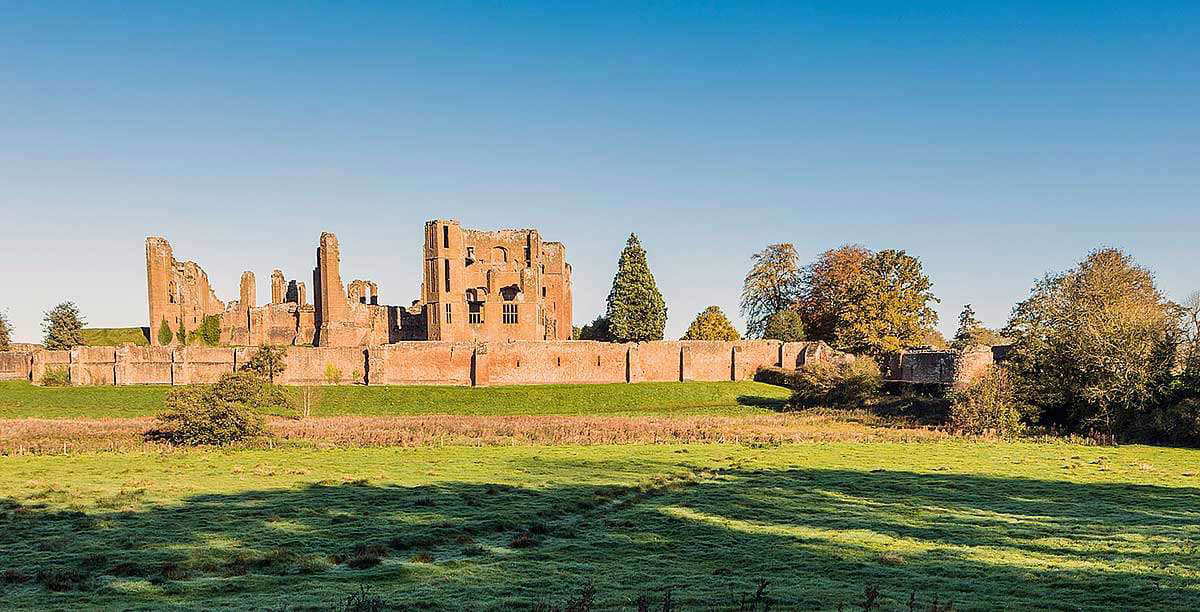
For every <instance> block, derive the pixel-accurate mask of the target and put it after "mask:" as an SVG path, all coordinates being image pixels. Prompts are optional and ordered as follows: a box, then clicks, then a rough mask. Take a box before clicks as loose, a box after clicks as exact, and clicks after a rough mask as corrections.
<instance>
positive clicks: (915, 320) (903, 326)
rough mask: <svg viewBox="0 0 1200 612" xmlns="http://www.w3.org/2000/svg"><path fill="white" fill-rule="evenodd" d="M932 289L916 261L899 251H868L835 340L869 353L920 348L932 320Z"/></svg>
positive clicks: (849, 296)
mask: <svg viewBox="0 0 1200 612" xmlns="http://www.w3.org/2000/svg"><path fill="white" fill-rule="evenodd" d="M932 287H933V283H931V282H930V280H929V277H927V276H925V273H924V271H922V269H921V262H920V260H918V259H917V258H915V257H913V256H911V255H909V254H907V253H905V252H904V251H897V250H891V249H889V250H884V251H879V252H878V253H875V254H873V255H871V256H870V257H868V258H867V259H866V260H864V261H863V262H862V269H861V272H860V273H859V274H857V275H856V276H855V277H854V279H853V281H852V284H851V285H850V287H849V292H848V294H847V295H846V297H847V298H848V299H847V301H846V302H845V304H844V306H843V308H842V310H841V317H840V318H841V325H840V326H839V328H838V330H837V344H838V345H839V346H842V347H845V348H848V349H849V350H851V351H854V352H864V353H869V354H872V355H881V354H884V353H889V352H894V351H899V350H903V349H906V348H911V347H913V346H920V345H921V344H923V343H924V340H925V338H926V337H927V336H928V330H929V329H931V328H932V327H933V326H934V325H935V324H937V320H938V317H937V313H936V312H934V310H933V308H932V307H931V306H930V304H932V303H936V302H937V301H938V299H937V298H936V297H934V295H933V291H932Z"/></svg>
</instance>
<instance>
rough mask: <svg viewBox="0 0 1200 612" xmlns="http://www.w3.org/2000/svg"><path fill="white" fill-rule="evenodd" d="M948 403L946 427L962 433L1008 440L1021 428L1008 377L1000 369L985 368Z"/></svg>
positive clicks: (1020, 419)
mask: <svg viewBox="0 0 1200 612" xmlns="http://www.w3.org/2000/svg"><path fill="white" fill-rule="evenodd" d="M950 400H951V404H950V425H951V427H953V428H955V429H957V430H959V431H962V432H963V433H968V434H975V435H983V434H994V435H998V436H1005V437H1008V436H1015V435H1018V434H1020V433H1021V432H1022V431H1023V430H1024V429H1025V425H1024V422H1023V421H1024V419H1023V413H1022V409H1021V406H1020V404H1019V403H1018V402H1017V397H1016V391H1015V389H1014V388H1013V383H1012V378H1011V377H1010V375H1009V373H1008V370H1006V369H1005V368H1003V367H1000V366H996V365H992V366H989V367H988V369H987V370H985V371H984V372H983V373H982V374H980V375H979V376H977V377H975V379H974V380H972V381H971V382H970V384H968V385H967V386H966V387H964V388H963V389H961V390H958V391H955V392H954V393H952V394H951V396H950Z"/></svg>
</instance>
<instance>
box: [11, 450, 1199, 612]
mask: <svg viewBox="0 0 1200 612" xmlns="http://www.w3.org/2000/svg"><path fill="white" fill-rule="evenodd" d="M1198 461H1200V452H1197V451H1192V450H1180V449H1165V448H1150V447H1140V446H1127V447H1119V448H1102V447H1083V446H1074V445H1067V444H1027V443H1011V444H1005V443H995V444H973V443H967V442H949V443H936V444H932V443H931V444H911V445H904V444H823V445H819V444H803V445H791V446H783V447H776V448H748V447H741V446H733V445H709V446H700V445H696V446H686V447H681V446H669V445H656V446H591V447H491V448H470V449H465V448H455V447H444V448H422V449H412V450H401V449H388V448H377V449H345V450H329V451H320V450H315V449H294V448H293V449H276V450H274V451H267V450H262V451H188V452H178V453H166V454H120V453H101V454H94V455H76V456H68V457H53V456H22V457H6V458H0V492H2V493H0V524H2V525H3V526H4V527H3V529H0V609H27V608H63V609H72V608H74V609H78V608H92V607H108V608H118V607H119V608H122V609H133V608H161V607H169V606H181V607H186V608H191V609H201V608H207V609H212V608H239V609H246V608H257V609H265V608H271V609H280V608H282V607H287V608H288V609H291V608H292V607H294V606H299V607H305V608H312V609H318V608H321V609H327V608H333V607H340V605H341V603H342V602H343V601H344V600H345V598H346V596H348V595H350V594H351V593H354V592H356V591H358V590H359V589H360V587H362V586H363V585H366V586H367V587H368V588H370V589H371V590H372V591H373V592H374V593H376V594H377V595H378V596H379V597H381V598H382V599H383V600H385V601H386V602H387V603H388V604H389V605H392V606H395V607H403V606H409V607H411V608H416V609H464V608H467V609H495V610H507V609H522V608H524V609H529V607H530V606H531V605H532V604H534V603H535V602H538V601H545V602H548V603H551V604H553V605H562V604H563V603H565V601H566V599H567V598H568V597H569V596H571V595H573V594H576V593H578V592H579V591H580V589H581V588H582V586H583V585H585V584H587V583H589V582H593V583H594V584H595V587H596V590H597V593H598V595H597V607H598V608H601V609H611V608H613V607H621V606H623V607H624V608H625V609H630V608H631V607H632V602H633V601H634V599H635V598H636V597H637V596H638V595H641V594H646V595H649V596H651V597H653V598H658V597H660V596H661V594H662V593H663V592H664V591H665V590H666V589H668V588H672V589H673V595H672V596H673V599H674V600H675V602H676V603H677V604H679V606H680V607H682V608H683V609H708V608H709V607H713V606H715V607H723V608H725V609H728V604H729V603H730V602H732V601H733V600H734V599H735V596H736V594H738V593H746V592H749V591H751V590H753V588H754V586H755V585H756V583H757V581H758V580H759V579H765V580H769V581H770V582H769V585H768V588H767V594H768V595H769V596H771V597H772V598H773V599H774V600H775V602H776V603H775V605H774V606H773V607H772V609H780V610H784V609H787V610H791V609H836V608H837V607H838V605H839V604H840V603H845V604H846V608H847V609H855V608H854V607H853V605H852V604H853V602H855V601H859V600H860V599H861V597H860V595H861V593H862V591H863V588H864V586H866V585H868V584H873V585H878V587H879V589H880V591H881V592H882V593H883V599H882V604H883V605H882V608H881V609H882V610H905V609H907V606H906V605H905V603H906V602H907V600H908V598H909V595H910V593H912V592H915V593H916V597H917V599H918V601H921V602H925V603H926V605H927V603H928V602H929V601H930V600H931V599H932V598H933V597H934V596H937V597H938V598H939V599H940V600H941V601H942V602H945V601H946V600H948V599H949V600H953V601H954V603H955V609H957V610H976V609H979V610H994V609H1033V608H1038V609H1046V608H1050V609H1070V610H1077V609H1091V610H1114V609H1154V610H1168V609H1179V610H1188V609H1192V610H1194V609H1197V608H1200V555H1198V552H1197V549H1198V546H1200V488H1197V482H1198V477H1197V475H1196V473H1195V471H1196V469H1197V467H1196V466H1197V463H1198ZM526 533H528V534H529V536H528V537H527V538H526V537H522V534H526ZM520 544H530V545H529V546H524V547H522V546H519V545H520ZM4 570H9V571H8V572H7V573H4ZM25 578H28V580H26V581H23V579H25ZM48 587H53V588H59V589H66V590H65V591H63V592H52V591H51V590H49V588H48ZM921 609H924V608H921Z"/></svg>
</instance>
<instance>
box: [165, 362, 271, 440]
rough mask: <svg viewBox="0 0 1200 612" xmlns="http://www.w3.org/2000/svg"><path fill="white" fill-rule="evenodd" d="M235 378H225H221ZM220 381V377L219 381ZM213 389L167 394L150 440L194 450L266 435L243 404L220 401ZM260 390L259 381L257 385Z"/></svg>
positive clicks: (184, 389) (259, 419)
mask: <svg viewBox="0 0 1200 612" xmlns="http://www.w3.org/2000/svg"><path fill="white" fill-rule="evenodd" d="M231 376H237V374H233V373H230V374H226V375H225V377H231ZM223 380H224V377H223ZM221 384H222V383H221V382H218V383H217V385H214V387H213V388H205V387H201V386H188V387H181V388H177V389H172V390H171V391H169V392H168V393H167V397H166V400H165V402H164V404H165V407H164V410H163V411H162V412H160V413H159V414H158V415H157V417H156V419H157V423H158V429H157V430H155V431H151V432H148V434H147V435H148V437H150V438H151V439H158V440H163V441H165V442H169V443H171V444H179V445H189V446H196V445H202V444H212V445H226V444H232V443H235V442H240V441H243V440H248V439H250V438H255V437H259V436H263V435H266V434H267V428H266V425H265V423H264V422H263V419H262V417H260V416H259V415H257V414H255V413H254V411H253V410H252V409H251V408H250V407H249V406H248V405H246V404H244V403H240V402H236V401H230V400H226V399H222V398H221V397H218V395H217V394H216V393H214V391H213V390H214V389H216V388H217V387H219V386H220V385H221ZM259 385H260V386H261V385H262V383H261V381H260V382H259Z"/></svg>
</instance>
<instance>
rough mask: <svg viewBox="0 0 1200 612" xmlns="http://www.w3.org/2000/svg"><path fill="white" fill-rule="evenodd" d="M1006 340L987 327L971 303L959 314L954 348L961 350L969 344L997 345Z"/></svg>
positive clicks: (952, 345) (952, 343)
mask: <svg viewBox="0 0 1200 612" xmlns="http://www.w3.org/2000/svg"><path fill="white" fill-rule="evenodd" d="M1003 342H1004V338H1003V337H1002V336H1001V335H1000V334H998V333H996V332H995V331H992V330H990V329H988V328H986V327H984V326H983V323H982V322H980V320H979V319H978V318H976V317H975V309H974V308H972V307H971V305H970V304H967V305H966V306H963V309H962V313H960V314H959V315H958V331H956V332H954V340H953V342H951V343H950V346H951V347H952V348H956V349H959V350H962V349H965V348H967V347H968V346H995V345H997V344H1001V343H1003Z"/></svg>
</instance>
